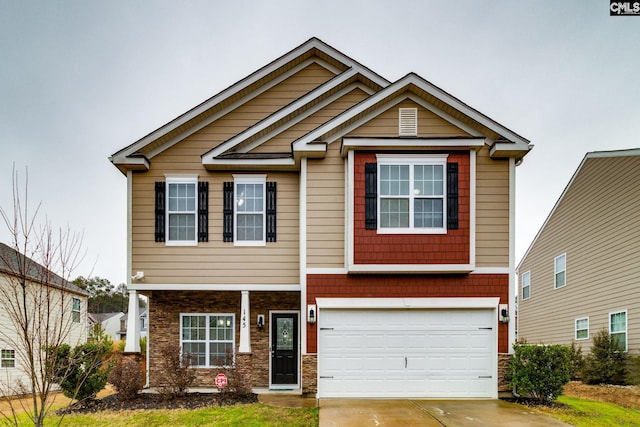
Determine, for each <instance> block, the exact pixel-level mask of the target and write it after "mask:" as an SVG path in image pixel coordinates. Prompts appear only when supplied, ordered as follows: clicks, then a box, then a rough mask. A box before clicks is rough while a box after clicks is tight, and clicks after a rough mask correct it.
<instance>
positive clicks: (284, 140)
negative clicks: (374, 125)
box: [252, 88, 369, 153]
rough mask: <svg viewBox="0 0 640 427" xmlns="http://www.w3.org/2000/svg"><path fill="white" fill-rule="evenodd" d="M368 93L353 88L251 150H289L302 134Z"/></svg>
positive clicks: (267, 151) (257, 151)
mask: <svg viewBox="0 0 640 427" xmlns="http://www.w3.org/2000/svg"><path fill="white" fill-rule="evenodd" d="M368 96H369V95H368V94H367V93H365V92H364V91H363V90H361V89H358V88H354V89H353V90H352V91H351V92H349V93H348V94H346V95H344V96H342V97H340V98H339V99H337V100H336V101H334V102H332V103H330V104H329V105H327V106H326V107H324V108H322V109H321V110H319V111H317V112H315V113H313V114H311V115H310V116H309V117H307V118H305V119H304V120H301V121H300V122H299V123H297V124H295V125H293V126H291V127H290V128H288V129H286V130H284V131H283V132H282V133H280V134H278V135H277V136H275V137H273V138H271V139H270V140H269V141H267V142H265V143H264V144H262V145H260V146H259V147H256V148H255V149H254V150H252V152H255V153H274V152H275V153H279V152H280V153H281V152H289V151H291V143H292V142H293V141H295V140H296V139H298V138H300V137H301V136H303V135H306V134H307V133H309V132H310V131H312V130H313V129H315V128H317V127H318V126H320V125H322V124H323V123H325V122H327V121H329V120H331V119H332V118H334V117H335V116H337V115H338V114H340V113H342V112H343V111H345V110H346V109H348V108H350V107H352V106H354V105H355V104H357V103H358V102H360V101H362V100H364V99H365V98H367V97H368Z"/></svg>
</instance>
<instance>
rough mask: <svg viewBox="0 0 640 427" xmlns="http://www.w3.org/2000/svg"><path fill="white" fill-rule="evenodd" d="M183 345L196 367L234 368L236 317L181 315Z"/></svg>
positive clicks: (227, 314)
mask: <svg viewBox="0 0 640 427" xmlns="http://www.w3.org/2000/svg"><path fill="white" fill-rule="evenodd" d="M180 345H181V348H182V354H183V356H186V357H189V358H190V362H191V365H192V366H197V367H204V368H210V367H222V366H233V364H234V349H235V315H233V314H229V313H221V314H181V315H180Z"/></svg>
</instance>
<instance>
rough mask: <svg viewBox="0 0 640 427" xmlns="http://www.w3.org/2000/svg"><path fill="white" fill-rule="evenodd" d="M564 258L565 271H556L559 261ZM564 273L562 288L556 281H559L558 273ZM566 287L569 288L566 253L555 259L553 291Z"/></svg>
mask: <svg viewBox="0 0 640 427" xmlns="http://www.w3.org/2000/svg"><path fill="white" fill-rule="evenodd" d="M562 257H564V270H560V271H558V270H556V265H557V261H558V258H562ZM563 271H564V283H563V284H562V286H558V283H557V282H556V279H557V276H558V273H561V272H563ZM565 286H567V253H566V252H565V253H563V254H560V255H558V256H557V257H555V258H554V259H553V289H562V288H564V287H565Z"/></svg>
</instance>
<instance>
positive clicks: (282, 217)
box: [132, 164, 299, 284]
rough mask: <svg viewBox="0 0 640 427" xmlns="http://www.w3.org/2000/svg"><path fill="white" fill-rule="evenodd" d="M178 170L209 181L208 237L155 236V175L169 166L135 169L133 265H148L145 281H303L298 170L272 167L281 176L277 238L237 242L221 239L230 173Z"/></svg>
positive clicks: (157, 177) (278, 179)
mask: <svg viewBox="0 0 640 427" xmlns="http://www.w3.org/2000/svg"><path fill="white" fill-rule="evenodd" d="M197 166H198V165H195V164H194V167H193V169H191V170H187V169H182V170H173V172H180V173H197V174H198V175H199V180H200V181H205V180H206V181H209V241H208V242H199V243H198V245H197V246H167V245H166V244H165V243H156V242H155V241H154V200H155V189H154V182H155V181H164V172H165V171H156V170H153V169H152V170H151V171H149V172H148V173H146V174H135V175H134V183H133V218H135V219H134V221H133V222H132V236H133V249H132V252H133V253H132V271H144V272H145V282H146V283H158V284H161V283H168V284H182V283H185V284H297V283H299V263H298V256H299V250H298V247H299V233H298V228H299V226H298V224H299V214H298V211H299V206H298V194H299V186H298V174H297V173H284V172H278V173H274V172H269V173H267V181H276V182H277V183H278V190H277V242H272V243H267V244H266V246H257V247H256V246H248V247H241V246H234V244H233V243H230V242H223V241H222V194H223V193H222V185H223V182H225V181H233V177H232V175H231V174H230V173H209V172H206V171H205V170H204V169H202V166H201V165H199V168H198V167H197Z"/></svg>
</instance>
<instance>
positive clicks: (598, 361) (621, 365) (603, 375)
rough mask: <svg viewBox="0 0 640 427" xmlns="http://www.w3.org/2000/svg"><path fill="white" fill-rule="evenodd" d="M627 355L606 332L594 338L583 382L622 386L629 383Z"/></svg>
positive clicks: (603, 331) (599, 333)
mask: <svg viewBox="0 0 640 427" xmlns="http://www.w3.org/2000/svg"><path fill="white" fill-rule="evenodd" d="M627 359H628V356H627V353H625V352H624V351H623V350H622V349H621V348H620V347H619V346H618V344H617V342H616V340H615V339H614V337H612V336H611V335H609V332H607V331H606V330H604V329H603V330H601V331H600V332H598V333H597V334H595V335H594V336H593V340H592V344H591V352H590V353H589V354H588V355H587V356H586V357H585V366H584V370H583V381H584V382H586V383H587V384H620V385H624V384H626V382H627V362H628V360H627Z"/></svg>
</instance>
